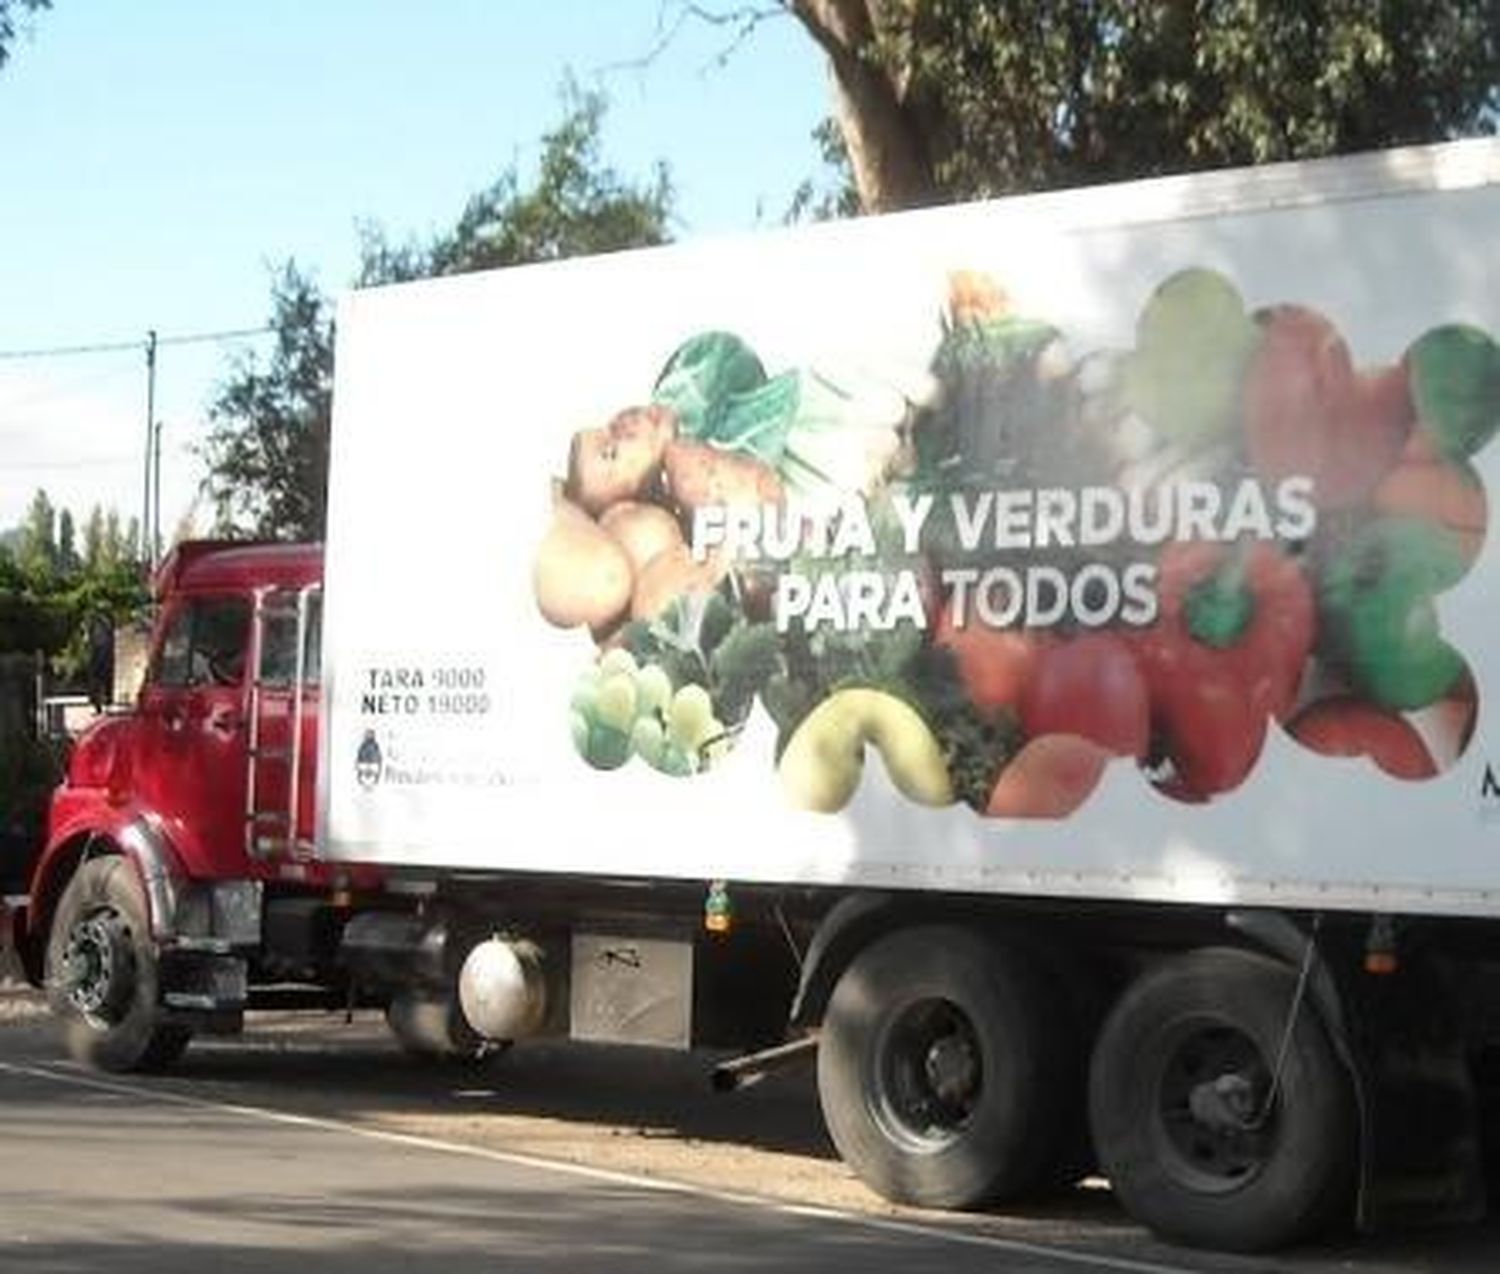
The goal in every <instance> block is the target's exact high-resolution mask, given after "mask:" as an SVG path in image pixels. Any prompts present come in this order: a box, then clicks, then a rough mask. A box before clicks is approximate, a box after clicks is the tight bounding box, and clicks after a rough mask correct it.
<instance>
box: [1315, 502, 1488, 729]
mask: <svg viewBox="0 0 1500 1274" xmlns="http://www.w3.org/2000/svg"><path fill="white" fill-rule="evenodd" d="M1465 569H1466V563H1465V557H1464V550H1463V544H1462V542H1461V541H1460V539H1459V537H1458V536H1457V535H1455V534H1454V533H1453V532H1452V531H1450V530H1448V529H1447V528H1446V527H1442V526H1438V525H1435V524H1434V523H1431V522H1428V521H1425V520H1419V519H1416V518H1400V517H1390V518H1377V519H1375V520H1374V521H1372V522H1370V523H1368V524H1366V525H1365V526H1364V527H1363V528H1361V529H1360V530H1359V531H1358V532H1356V533H1355V535H1354V536H1353V537H1352V538H1351V539H1350V540H1349V541H1348V543H1347V544H1345V545H1343V546H1342V547H1341V548H1340V549H1339V550H1338V551H1337V552H1336V553H1335V554H1334V555H1333V558H1332V560H1331V561H1330V562H1329V563H1328V565H1327V569H1326V570H1325V571H1324V573H1323V579H1322V585H1321V587H1320V589H1319V598H1318V608H1319V618H1320V620H1321V622H1322V626H1323V634H1322V636H1323V640H1324V645H1325V652H1326V653H1328V654H1329V655H1331V657H1332V660H1333V662H1334V663H1335V664H1339V665H1342V667H1343V669H1344V671H1345V672H1346V674H1347V676H1348V678H1349V681H1350V682H1351V684H1352V685H1353V686H1354V688H1355V689H1356V690H1358V691H1359V692H1360V693H1361V694H1363V695H1364V696H1365V697H1366V698H1367V699H1369V700H1370V701H1371V702H1373V703H1376V704H1378V705H1379V706H1381V707H1383V708H1394V709H1397V710H1402V711H1407V710H1411V709H1415V708H1423V707H1426V706H1427V705H1428V704H1430V703H1433V702H1435V701H1436V700H1438V699H1440V698H1442V696H1443V695H1445V694H1446V693H1447V692H1448V691H1449V690H1451V689H1452V688H1453V686H1454V684H1455V683H1456V682H1457V681H1458V679H1459V678H1460V677H1461V676H1462V675H1463V671H1464V661H1463V659H1462V657H1461V656H1460V655H1459V653H1458V652H1457V651H1456V650H1454V649H1453V647H1452V646H1450V645H1449V644H1448V643H1447V642H1446V641H1444V640H1443V637H1442V633H1441V632H1440V631H1439V625H1438V615H1437V607H1436V606H1435V605H1434V604H1433V598H1434V597H1436V596H1437V594H1439V593H1441V592H1442V591H1443V590H1444V589H1447V588H1451V587H1452V586H1453V585H1454V584H1456V583H1457V582H1458V581H1459V579H1461V578H1462V577H1463V574H1464V571H1465Z"/></svg>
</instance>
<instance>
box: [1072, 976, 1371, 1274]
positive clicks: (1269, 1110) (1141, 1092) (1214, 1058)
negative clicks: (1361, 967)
mask: <svg viewBox="0 0 1500 1274" xmlns="http://www.w3.org/2000/svg"><path fill="white" fill-rule="evenodd" d="M1295 995H1296V976H1295V975H1294V974H1293V973H1292V971H1291V970H1290V969H1288V968H1286V967H1285V966H1283V965H1280V964H1277V963H1276V962H1275V961H1273V960H1269V959H1266V958H1265V957H1263V956H1259V955H1253V954H1250V953H1248V952H1243V951H1237V950H1227V949H1225V950H1206V951H1197V952H1194V953H1192V954H1190V955H1187V956H1183V957H1180V958H1178V959H1175V960H1173V961H1171V962H1169V963H1167V964H1165V965H1163V966H1161V967H1160V968H1158V969H1156V970H1155V971H1154V972H1152V973H1149V974H1147V975H1145V976H1144V977H1143V978H1142V979H1141V980H1140V981H1139V982H1137V983H1136V984H1135V986H1133V987H1132V988H1131V989H1130V990H1129V991H1127V992H1126V993H1125V995H1124V997H1123V998H1122V999H1121V1000H1120V1002H1119V1004H1117V1005H1116V1006H1115V1008H1114V1010H1113V1012H1112V1013H1111V1014H1110V1017H1109V1020H1108V1021H1107V1022H1106V1023H1105V1027H1104V1031H1103V1033H1102V1035H1101V1036H1100V1038H1099V1043H1098V1047H1097V1049H1096V1050H1095V1054H1094V1061H1093V1068H1092V1075H1091V1079H1090V1103H1089V1104H1090V1113H1091V1117H1092V1123H1093V1129H1094V1140H1095V1145H1096V1147H1097V1149H1098V1151H1099V1159H1100V1162H1101V1165H1102V1167H1103V1169H1104V1171H1105V1172H1106V1174H1107V1175H1108V1176H1109V1179H1110V1182H1111V1184H1112V1186H1113V1188H1114V1191H1115V1194H1116V1195H1117V1196H1118V1197H1119V1199H1120V1200H1121V1202H1122V1203H1123V1204H1124V1206H1125V1208H1126V1210H1127V1211H1128V1212H1130V1214H1131V1215H1132V1216H1134V1217H1135V1218H1136V1219H1137V1220H1139V1221H1141V1222H1143V1223H1144V1224H1146V1225H1147V1226H1149V1227H1150V1228H1151V1229H1153V1230H1155V1231H1156V1232H1157V1233H1158V1234H1161V1235H1162V1236H1164V1237H1166V1238H1169V1239H1174V1240H1177V1241H1179V1242H1184V1243H1189V1244H1194V1245H1198V1246H1203V1247H1212V1248H1219V1249H1224V1250H1229V1251H1242V1252H1253V1251H1266V1250H1270V1249H1272V1248H1276V1247H1281V1246H1284V1245H1285V1244H1288V1243H1291V1242H1294V1241H1296V1240H1298V1239H1301V1238H1305V1237H1308V1236H1310V1235H1312V1234H1313V1233H1314V1232H1315V1231H1317V1230H1318V1229H1319V1228H1320V1227H1321V1226H1322V1225H1324V1224H1325V1223H1326V1222H1328V1221H1330V1220H1331V1219H1332V1218H1333V1216H1334V1215H1335V1214H1336V1213H1337V1212H1338V1211H1339V1210H1340V1209H1341V1208H1343V1207H1344V1206H1345V1205H1346V1204H1347V1203H1348V1201H1349V1198H1350V1192H1351V1189H1352V1187H1353V1184H1354V1168H1355V1149H1356V1132H1355V1119H1354V1113H1353V1101H1352V1090H1351V1086H1350V1083H1349V1079H1348V1076H1347V1075H1346V1074H1345V1072H1344V1069H1343V1067H1342V1066H1341V1065H1340V1063H1339V1061H1338V1059H1337V1057H1336V1056H1335V1055H1334V1052H1333V1048H1332V1046H1331V1045H1330V1044H1329V1042H1328V1037H1327V1034H1326V1033H1325V1032H1324V1030H1323V1027H1322V1024H1321V1023H1320V1022H1319V1020H1318V1018H1317V1016H1316V1014H1315V1012H1314V1011H1313V1008H1312V1006H1311V1005H1310V1004H1307V1003H1305V1002H1304V1003H1303V1004H1301V1005H1300V1006H1298V1005H1295Z"/></svg>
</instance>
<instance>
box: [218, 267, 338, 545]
mask: <svg viewBox="0 0 1500 1274" xmlns="http://www.w3.org/2000/svg"><path fill="white" fill-rule="evenodd" d="M271 310H272V316H271V326H272V327H273V328H274V329H275V347H274V349H273V350H272V352H271V355H270V358H269V361H265V362H263V361H262V360H261V359H260V358H258V357H257V356H256V355H254V354H247V355H243V356H241V357H240V358H239V360H238V361H237V363H236V364H235V367H234V370H233V372H232V373H231V375H230V377H229V379H228V380H227V381H226V382H225V383H224V384H222V385H221V386H220V388H219V393H218V397H217V398H216V399H215V401H214V404H213V407H212V408H211V409H210V413H209V415H210V419H211V420H212V422H213V427H212V429H211V430H210V432H209V436H208V440H207V443H206V444H205V446H204V456H205V458H206V460H207V462H208V478H207V481H206V489H207V493H208V496H209V498H210V499H211V500H212V501H213V504H214V511H215V517H216V527H215V530H216V532H217V533H218V534H219V535H222V536H235V535H238V534H245V533H253V534H255V535H257V536H262V537H266V538H272V539H294V540H295V539H316V538H317V537H318V536H320V535H321V534H322V527H323V502H324V498H325V495H326V491H327V485H328V424H329V417H330V414H331V411H332V407H333V317H332V312H331V307H330V305H329V302H328V300H327V298H326V297H324V295H323V294H322V292H321V291H320V290H319V289H318V286H317V284H316V283H315V282H314V281H313V280H312V279H311V278H310V277H309V276H308V275H306V274H304V273H302V272H301V271H300V270H299V269H298V268H297V265H296V263H295V262H288V263H287V264H286V265H285V266H283V267H282V269H281V271H280V273H279V274H278V275H277V276H276V279H275V280H274V282H273V283H272V286H271Z"/></svg>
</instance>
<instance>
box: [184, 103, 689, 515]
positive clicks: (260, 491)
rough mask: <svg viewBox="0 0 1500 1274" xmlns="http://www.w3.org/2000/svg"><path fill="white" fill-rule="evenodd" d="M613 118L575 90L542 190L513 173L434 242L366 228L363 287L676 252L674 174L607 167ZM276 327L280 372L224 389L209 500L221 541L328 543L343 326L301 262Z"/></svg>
mask: <svg viewBox="0 0 1500 1274" xmlns="http://www.w3.org/2000/svg"><path fill="white" fill-rule="evenodd" d="M604 111H605V102H604V99H603V98H602V96H600V95H599V94H596V93H587V94H584V93H579V92H578V91H577V90H576V89H574V88H573V87H572V86H568V87H567V88H566V89H565V92H564V114H563V119H562V121H561V123H559V125H558V126H557V127H556V128H555V129H553V130H552V131H551V132H549V133H547V134H545V135H544V136H543V138H542V154H541V160H540V163H539V166H538V170H537V176H536V179H535V182H534V184H532V185H531V186H529V187H527V186H525V185H523V184H522V181H521V178H520V176H519V175H518V173H517V171H516V169H515V168H514V167H513V166H512V167H510V168H507V169H506V170H504V171H503V172H502V173H501V174H500V176H499V178H498V179H497V180H496V181H495V182H494V183H493V184H492V185H490V186H489V187H488V188H486V189H485V190H483V191H480V192H479V193H478V194H476V195H474V196H472V197H471V198H470V199H469V200H468V202H467V204H466V205H465V207H464V209H463V211H462V213H461V214H460V215H459V217H458V220H457V221H456V222H455V224H454V225H453V227H452V228H451V229H450V230H447V231H445V232H443V233H442V234H439V235H437V236H436V237H434V238H433V239H431V240H430V241H429V242H426V243H419V242H413V241H408V242H406V243H402V244H393V243H392V242H391V241H390V239H389V238H388V237H387V235H386V234H385V232H384V231H383V230H381V229H380V228H379V227H378V226H374V225H367V226H365V227H363V228H362V231H361V239H362V242H361V266H360V271H359V275H358V278H357V281H356V282H357V286H370V285H373V284H379V283H391V282H401V281H404V280H409V279H417V278H427V277H431V276H434V275H444V274H458V273H463V272H466V271H470V270H482V269H491V268H495V267H498V266H504V265H516V264H521V263H524V262H532V261H551V260H557V259H559V258H562V257H567V256H573V255H577V254H581V253H591V252H611V251H615V250H618V249H621V248H629V247H643V246H649V245H653V244H659V243H663V242H665V241H666V239H667V237H668V234H667V225H668V220H669V218H670V215H671V209H672V189H671V183H670V181H669V179H668V176H667V173H666V170H665V169H664V168H663V167H661V166H658V167H657V168H656V170H655V171H654V173H653V175H652V177H651V179H650V180H649V181H648V182H646V183H644V184H633V183H631V182H629V181H627V180H626V179H625V178H623V177H622V176H620V175H619V174H618V173H616V172H615V171H614V170H613V169H612V168H610V167H609V166H608V165H606V164H605V163H604V162H603V159H602V156H601V150H600V132H601V127H602V123H603V118H604ZM271 325H272V327H273V328H274V329H275V338H276V348H275V351H274V353H273V354H272V356H271V358H270V361H269V364H267V365H264V366H263V365H262V364H261V363H260V362H259V361H258V360H257V359H255V358H254V357H248V358H243V359H241V360H240V361H239V362H238V363H237V364H236V365H235V366H234V368H233V370H232V372H231V374H230V376H229V377H228V379H227V380H226V381H225V382H224V383H223V384H222V385H221V386H220V389H219V393H218V396H217V398H216V400H215V403H214V406H213V408H212V409H211V416H212V419H213V429H212V431H211V432H210V435H209V438H208V442H207V445H206V447H205V457H206V459H207V462H208V470H209V473H208V478H207V481H206V488H207V491H208V494H209V497H210V499H211V500H212V501H213V503H214V507H215V510H216V514H217V528H216V530H217V532H218V533H219V534H223V535H240V534H247V533H248V534H254V535H258V536H269V537H273V538H295V539H315V538H319V537H321V536H322V534H323V519H324V493H325V486H326V482H327V467H328V429H329V417H330V410H331V405H332V393H331V388H332V381H333V323H332V313H331V307H330V305H329V303H328V301H327V299H326V297H324V295H323V294H322V292H321V291H320V290H319V289H318V287H317V285H316V283H315V282H314V281H313V279H312V278H311V277H310V276H308V275H307V274H305V273H303V272H302V271H301V270H299V269H298V268H297V266H296V265H295V264H294V263H288V264H287V265H286V266H284V267H283V268H282V270H281V271H280V273H279V274H278V275H277V277H276V279H275V281H274V283H273V286H272V319H271Z"/></svg>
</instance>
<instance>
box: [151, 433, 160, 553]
mask: <svg viewBox="0 0 1500 1274" xmlns="http://www.w3.org/2000/svg"><path fill="white" fill-rule="evenodd" d="M155 440H156V441H155V457H154V459H153V460H152V462H151V565H152V566H155V565H156V563H157V561H158V560H159V559H160V558H161V421H159V420H158V421H157V422H156V430H155Z"/></svg>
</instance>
